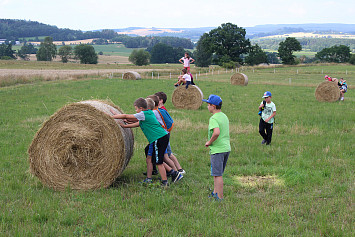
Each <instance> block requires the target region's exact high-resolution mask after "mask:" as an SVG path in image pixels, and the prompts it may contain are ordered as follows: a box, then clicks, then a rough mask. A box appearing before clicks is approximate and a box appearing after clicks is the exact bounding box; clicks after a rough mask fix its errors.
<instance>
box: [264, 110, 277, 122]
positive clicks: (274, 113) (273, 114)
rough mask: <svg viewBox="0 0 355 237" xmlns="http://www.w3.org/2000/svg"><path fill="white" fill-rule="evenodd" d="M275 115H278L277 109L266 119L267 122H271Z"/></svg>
mask: <svg viewBox="0 0 355 237" xmlns="http://www.w3.org/2000/svg"><path fill="white" fill-rule="evenodd" d="M275 115H276V111H274V112H273V113H272V115H271V116H270V117H268V118H267V119H265V122H269V120H270V119H272V118H273V117H274V116H275Z"/></svg>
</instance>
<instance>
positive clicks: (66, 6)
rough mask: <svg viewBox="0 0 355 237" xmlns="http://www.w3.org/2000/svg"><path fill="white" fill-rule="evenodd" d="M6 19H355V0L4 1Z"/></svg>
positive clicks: (162, 23)
mask: <svg viewBox="0 0 355 237" xmlns="http://www.w3.org/2000/svg"><path fill="white" fill-rule="evenodd" d="M0 19H19V20H31V21H38V22H40V23H44V24H49V25H54V26H57V27H59V28H69V29H72V30H82V31H89V30H100V29H119V28H126V27H134V26H135V27H147V28H150V27H157V28H195V27H217V26H220V25H221V24H222V23H227V22H230V23H233V24H236V25H238V26H239V27H251V26H255V25H264V24H303V23H345V24H355V0H337V1H334V0H294V1H287V0H268V1H266V0H254V1H253V0H249V1H246V0H243V1H240V0H190V1H188V0H185V1H177V0H175V1H171V0H126V1H122V0H0Z"/></svg>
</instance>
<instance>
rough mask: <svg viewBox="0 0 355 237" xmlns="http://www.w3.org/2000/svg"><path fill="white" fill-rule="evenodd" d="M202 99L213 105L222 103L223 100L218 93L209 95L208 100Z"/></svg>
mask: <svg viewBox="0 0 355 237" xmlns="http://www.w3.org/2000/svg"><path fill="white" fill-rule="evenodd" d="M202 101H204V102H207V103H209V104H213V105H220V103H221V102H222V99H221V97H219V96H218V95H213V94H211V95H210V96H209V97H208V100H205V99H203V100H202Z"/></svg>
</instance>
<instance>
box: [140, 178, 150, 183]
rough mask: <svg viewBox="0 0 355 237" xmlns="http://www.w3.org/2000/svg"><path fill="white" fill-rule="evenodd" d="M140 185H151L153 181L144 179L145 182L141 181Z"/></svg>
mask: <svg viewBox="0 0 355 237" xmlns="http://www.w3.org/2000/svg"><path fill="white" fill-rule="evenodd" d="M140 183H143V184H151V183H153V180H152V179H150V178H146V179H145V180H143V181H142V182H140Z"/></svg>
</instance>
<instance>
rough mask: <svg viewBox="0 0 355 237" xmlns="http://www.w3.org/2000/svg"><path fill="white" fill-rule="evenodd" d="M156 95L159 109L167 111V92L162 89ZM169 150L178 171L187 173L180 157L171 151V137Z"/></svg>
mask: <svg viewBox="0 0 355 237" xmlns="http://www.w3.org/2000/svg"><path fill="white" fill-rule="evenodd" d="M154 95H156V96H157V97H158V101H159V103H158V108H157V109H164V110H165V111H167V110H166V108H165V106H164V104H165V102H166V100H167V96H166V94H165V93H164V92H162V91H160V92H157V93H155V94H154ZM167 150H168V156H169V158H170V159H171V160H172V161H173V162H174V164H175V167H176V169H177V171H179V172H180V173H181V174H186V171H185V170H184V169H183V168H182V167H181V165H180V163H179V161H178V159H177V158H176V156H175V155H174V154H173V153H172V151H171V146H170V139H169V144H168V148H167Z"/></svg>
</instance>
